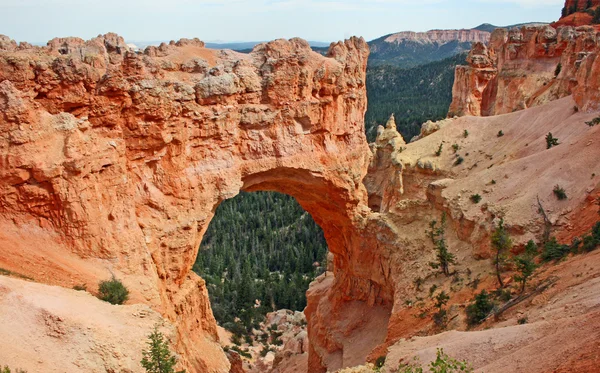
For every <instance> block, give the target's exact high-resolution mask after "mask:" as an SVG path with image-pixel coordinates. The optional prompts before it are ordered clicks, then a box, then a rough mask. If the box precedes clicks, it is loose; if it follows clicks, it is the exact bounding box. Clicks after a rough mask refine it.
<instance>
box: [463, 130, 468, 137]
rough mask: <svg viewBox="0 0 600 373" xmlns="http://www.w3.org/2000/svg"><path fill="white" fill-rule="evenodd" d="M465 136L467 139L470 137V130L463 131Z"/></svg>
mask: <svg viewBox="0 0 600 373" xmlns="http://www.w3.org/2000/svg"><path fill="white" fill-rule="evenodd" d="M463 137H464V138H465V139H466V138H467V137H469V131H467V130H465V132H463Z"/></svg>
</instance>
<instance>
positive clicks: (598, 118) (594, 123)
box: [585, 8, 600, 127]
mask: <svg viewBox="0 0 600 373" xmlns="http://www.w3.org/2000/svg"><path fill="white" fill-rule="evenodd" d="M598 9H600V8H598ZM585 124H587V125H588V126H590V127H594V126H595V125H596V124H600V117H597V118H594V119H592V120H590V121H589V122H585Z"/></svg>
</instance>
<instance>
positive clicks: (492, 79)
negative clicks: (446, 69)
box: [448, 26, 600, 116]
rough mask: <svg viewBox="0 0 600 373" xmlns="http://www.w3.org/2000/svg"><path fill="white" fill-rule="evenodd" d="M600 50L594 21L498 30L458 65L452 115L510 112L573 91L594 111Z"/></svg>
mask: <svg viewBox="0 0 600 373" xmlns="http://www.w3.org/2000/svg"><path fill="white" fill-rule="evenodd" d="M599 52H600V39H599V36H598V34H597V32H596V30H595V29H594V28H593V27H590V26H585V27H578V28H572V27H560V28H558V29H555V28H553V27H551V26H543V27H523V28H521V29H512V30H506V29H497V30H495V31H494V32H493V33H492V36H491V39H490V42H489V45H488V46H486V45H484V44H482V43H475V44H474V45H473V48H472V50H471V52H470V53H469V56H468V57H467V62H468V65H467V66H458V67H457V68H456V73H455V82H454V87H453V89H452V96H453V97H452V104H451V105H450V110H449V113H448V115H449V116H454V115H458V116H462V115H476V116H490V115H498V114H505V113H510V112H513V111H515V110H522V109H525V108H528V107H533V106H538V105H541V104H544V103H547V102H550V101H552V100H556V99H558V98H561V97H565V96H568V95H571V94H574V97H575V101H576V103H577V105H578V106H579V108H580V109H583V110H586V111H591V110H595V109H596V108H597V106H596V103H597V96H598V93H597V91H598V87H599V83H598V79H599V78H598V75H597V69H598V64H599V63H600V62H598V54H599ZM559 64H560V66H561V68H560V73H559V74H558V75H556V72H557V71H558V70H557V66H558V65H559Z"/></svg>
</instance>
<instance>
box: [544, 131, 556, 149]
mask: <svg viewBox="0 0 600 373" xmlns="http://www.w3.org/2000/svg"><path fill="white" fill-rule="evenodd" d="M556 145H558V139H557V138H556V137H554V136H552V132H548V134H547V135H546V149H550V148H551V147H553V146H556Z"/></svg>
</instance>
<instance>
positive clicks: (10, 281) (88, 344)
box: [0, 276, 175, 373]
mask: <svg viewBox="0 0 600 373" xmlns="http://www.w3.org/2000/svg"><path fill="white" fill-rule="evenodd" d="M155 324H157V325H159V326H161V331H162V332H163V333H164V334H165V335H167V336H169V337H170V338H173V337H174V332H175V328H174V327H172V326H171V325H170V324H169V323H166V322H165V321H164V320H163V319H162V318H161V317H160V315H159V314H158V313H157V312H155V311H152V310H151V309H150V307H148V306H146V305H143V304H136V305H131V306H113V305H111V304H109V303H106V302H103V301H100V300H98V299H96V298H95V297H94V296H92V295H91V294H89V293H86V292H83V291H75V290H70V289H65V288H61V287H57V286H49V285H42V284H38V283H34V282H29V281H25V280H20V279H15V278H11V277H6V276H0V336H2V338H0V365H8V366H9V367H11V368H13V369H16V368H21V369H25V370H26V371H27V372H29V373H36V372H44V373H65V372H69V373H71V372H73V373H75V372H86V373H94V372H97V373H101V372H102V373H104V372H115V373H116V372H123V373H125V372H131V373H133V372H140V373H141V372H144V370H143V368H142V367H141V365H140V363H139V362H140V360H141V359H142V351H143V349H144V348H146V345H145V343H146V341H147V336H148V335H149V334H150V333H151V332H152V329H153V327H154V325H155Z"/></svg>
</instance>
